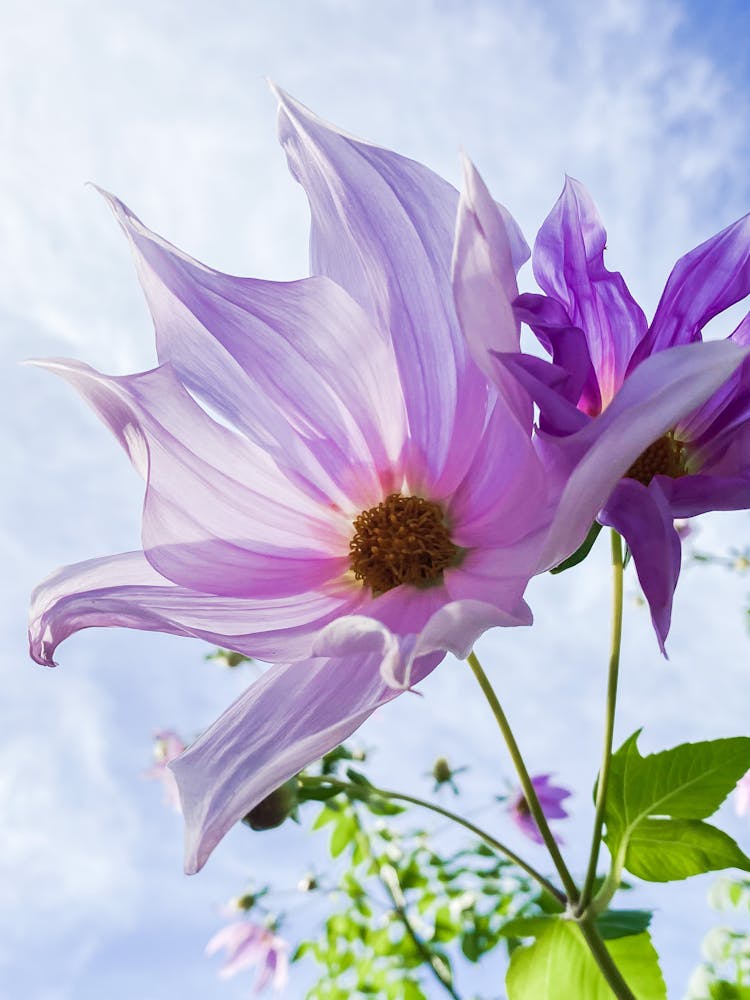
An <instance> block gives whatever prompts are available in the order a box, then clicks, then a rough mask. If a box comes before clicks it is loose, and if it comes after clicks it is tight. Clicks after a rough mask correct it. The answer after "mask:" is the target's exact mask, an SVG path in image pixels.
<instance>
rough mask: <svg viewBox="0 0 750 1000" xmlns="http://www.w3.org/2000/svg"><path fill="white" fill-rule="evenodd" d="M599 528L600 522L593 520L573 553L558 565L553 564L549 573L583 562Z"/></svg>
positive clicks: (558, 571) (561, 571)
mask: <svg viewBox="0 0 750 1000" xmlns="http://www.w3.org/2000/svg"><path fill="white" fill-rule="evenodd" d="M601 530H602V526H601V524H599V522H598V521H594V523H593V524H592V525H591V527H590V528H589V533H588V534H587V535H586V537H585V538H584V540H583V541H582V542H581V544H580V545H579V546H578V548H577V549H576V550H575V552H574V553H573V555H572V556H568V558H567V559H564V560H563V561H562V562H561V563H560V564H559V566H555V567H554V569H551V570H550V573H564V572H565V570H566V569H572V568H573V567H574V566H577V565H578V563H581V562H583V560H584V559H585V558H586V556H587V555H588V554H589V552H590V551H591V550H592V548H593V547H594V542H595V541H596V540H597V538H598V537H599V532H600V531H601Z"/></svg>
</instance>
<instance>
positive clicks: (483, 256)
mask: <svg viewBox="0 0 750 1000" xmlns="http://www.w3.org/2000/svg"><path fill="white" fill-rule="evenodd" d="M463 166H464V185H463V190H462V192H461V198H460V201H459V205H458V222H457V223H456V241H455V245H454V249H453V265H452V270H453V296H454V299H455V303H456V310H457V312H458V318H459V321H460V323H461V328H462V330H463V332H464V336H465V337H466V342H467V344H468V347H469V350H470V351H471V354H472V356H473V358H474V360H475V361H476V363H477V365H478V366H479V368H480V369H481V370H482V371H483V372H484V374H485V375H486V376H487V378H488V379H489V381H495V382H496V383H497V385H498V387H499V388H500V391H501V393H502V395H503V397H504V398H505V399H506V400H507V402H508V404H509V406H510V407H511V409H512V411H513V412H514V413H515V415H516V417H517V418H518V420H519V421H520V423H521V425H522V426H523V427H529V426H531V421H532V417H533V408H532V405H531V400H530V399H529V397H528V394H527V393H526V391H525V390H524V389H522V388H521V387H520V385H519V383H518V382H517V381H516V380H515V379H514V378H513V377H512V375H510V374H505V373H504V372H502V370H498V366H497V362H496V361H495V360H494V359H493V357H492V355H491V354H490V351H502V352H509V353H510V352H517V351H519V350H520V322H519V321H518V320H517V319H516V316H515V314H514V312H513V307H512V303H513V301H514V300H515V299H516V297H517V296H518V284H517V283H516V272H517V270H518V267H519V266H520V264H521V263H523V261H525V260H527V259H528V255H529V254H528V247H527V246H526V242H525V240H523V237H522V236H521V234H520V231H519V230H518V227H517V226H516V224H515V222H514V221H513V219H512V217H511V216H510V213H509V212H507V211H506V210H505V209H503V208H501V207H500V206H498V205H496V204H495V202H494V201H493V200H492V197H491V196H490V193H489V191H488V190H487V188H486V186H485V184H484V181H483V180H482V178H481V177H480V176H479V173H478V172H477V170H476V168H475V167H474V165H473V164H472V163H471V161H470V160H469V159H468V158H466V157H464V162H463ZM514 251H515V253H514ZM514 257H515V260H514ZM516 265H518V266H516Z"/></svg>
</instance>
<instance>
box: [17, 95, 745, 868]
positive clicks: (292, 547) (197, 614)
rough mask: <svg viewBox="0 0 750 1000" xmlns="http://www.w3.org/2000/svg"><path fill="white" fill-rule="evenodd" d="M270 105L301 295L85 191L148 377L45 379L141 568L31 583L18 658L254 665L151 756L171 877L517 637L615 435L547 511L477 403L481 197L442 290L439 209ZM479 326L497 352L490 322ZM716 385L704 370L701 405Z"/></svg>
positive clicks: (506, 249)
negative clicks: (242, 273) (134, 302)
mask: <svg viewBox="0 0 750 1000" xmlns="http://www.w3.org/2000/svg"><path fill="white" fill-rule="evenodd" d="M280 100H281V111H280V133H281V141H282V144H283V146H284V148H285V150H286V153H287V157H288V160H289V164H290V167H291V170H292V173H293V175H294V176H295V178H296V179H297V180H298V181H299V182H300V183H301V184H302V185H303V187H304V188H305V190H306V192H307V195H308V198H309V201H310V207H311V215H312V235H311V265H312V266H311V269H312V272H313V277H310V278H307V279H304V280H300V281H293V282H288V283H283V282H272V281H261V280H257V279H250V278H236V277H231V276H229V275H226V274H221V273H219V272H218V271H215V270H212V269H210V268H209V267H207V266H206V265H204V264H201V263H199V262H198V261H196V260H194V259H192V258H191V257H189V256H187V254H185V253H183V252H181V251H179V250H177V249H176V248H175V247H173V246H171V245H170V244H169V243H167V242H166V241H165V240H163V239H162V238H161V237H159V236H157V235H156V234H155V233H153V232H151V231H150V230H149V229H147V228H146V227H145V226H144V225H143V223H141V222H140V221H139V220H138V219H137V218H136V217H135V216H134V215H133V214H132V212H130V210H129V209H128V208H126V207H125V205H123V204H122V203H121V202H120V201H118V200H117V199H116V198H114V197H113V196H111V195H106V197H107V199H108V201H109V203H110V205H111V207H112V210H113V211H114V213H115V215H116V217H117V219H118V221H119V222H120V225H121V226H122V228H123V230H124V232H125V234H126V235H127V237H128V240H129V242H130V244H131V248H132V251H133V254H134V257H135V262H136V268H137V271H138V275H139V278H140V281H141V284H142V287H143V290H144V292H145V295H146V298H147V300H148V304H149V307H150V310H151V313H152V316H153V320H154V325H155V328H156V346H157V353H158V358H159V362H160V363H159V366H158V367H156V368H154V369H153V370H151V371H147V372H142V373H139V374H135V375H128V376H107V375H102V374H100V373H99V372H96V371H94V370H93V369H91V368H89V367H88V366H86V365H83V364H80V363H78V362H73V361H47V362H43V364H44V365H45V366H46V367H47V368H50V369H51V370H53V371H55V372H57V373H58V374H60V375H61V376H62V377H64V378H65V379H67V380H68V381H69V382H70V383H71V384H72V385H73V386H74V387H75V388H76V389H77V390H78V391H79V392H80V393H81V395H82V396H83V397H84V399H85V400H86V402H87V403H88V404H89V405H90V406H91V407H92V408H93V409H94V411H95V412H96V413H97V414H98V416H99V417H100V418H101V419H102V420H103V421H104V423H105V424H106V425H107V426H108V427H109V428H110V429H111V431H112V432H113V434H114V435H115V437H116V439H117V441H118V442H119V443H120V445H121V446H122V447H123V449H124V450H125V451H126V453H127V455H128V456H129V458H130V460H131V461H132V463H133V465H134V466H135V468H136V470H137V471H138V472H139V473H140V475H141V476H142V477H143V479H144V480H145V485H146V494H145V503H144V511H143V525H142V550H139V551H134V552H127V553H124V554H121V555H116V556H108V557H104V558H98V559H94V560H90V561H88V562H84V563H81V564H78V565H77V566H72V567H67V568H65V569H62V570H60V571H58V572H57V573H56V574H54V575H53V576H52V577H51V578H50V579H48V580H47V581H46V582H45V583H43V584H42V585H41V586H40V587H39V588H38V589H37V591H36V592H35V594H34V597H33V606H32V617H31V650H32V655H33V656H34V658H35V659H36V660H37V661H38V662H40V663H43V664H52V663H53V655H54V650H55V647H56V646H57V645H58V643H59V642H60V641H61V640H62V639H64V638H65V637H66V636H69V635H70V634H71V633H72V632H74V631H76V630H78V629H81V628H86V627H88V626H94V625H98V626H115V625H119V626H125V627H129V628H140V629H149V630H160V631H164V632H172V633H174V634H178V635H193V636H199V637H201V638H204V639H207V640H208V641H210V642H212V643H214V644H218V645H220V646H222V647H223V648H227V649H232V650H236V651H238V652H240V653H244V654H247V655H249V656H253V657H257V658H260V659H265V660H270V661H272V662H274V663H275V664H276V665H275V666H273V667H272V668H270V669H269V670H268V671H267V672H266V673H265V674H264V675H263V676H262V677H261V678H260V679H259V680H258V681H257V682H255V683H253V684H252V685H251V687H250V688H249V689H248V690H247V692H245V693H244V694H243V695H242V696H241V697H240V698H239V699H238V700H237V701H236V702H235V703H234V704H233V705H232V706H231V707H230V708H229V709H228V710H227V711H226V712H225V713H224V714H223V715H222V716H221V717H220V719H218V720H217V721H216V722H215V723H214V725H213V726H211V727H210V728H209V729H208V730H207V732H205V733H204V734H203V735H202V736H201V737H200V738H199V739H198V740H197V741H196V742H195V743H194V744H192V746H190V747H189V748H188V749H187V750H186V751H185V753H183V754H182V755H181V756H180V757H179V758H178V759H177V760H176V761H174V762H173V763H172V765H171V768H172V770H173V772H174V773H175V775H176V777H177V781H178V784H179V787H180V795H181V801H182V809H183V815H184V817H185V822H186V869H187V870H188V871H196V870H198V869H199V868H200V867H201V866H202V865H203V864H204V863H205V861H206V859H207V857H208V856H209V854H210V852H211V851H212V850H213V848H214V847H215V846H216V844H217V843H218V842H219V840H220V839H221V837H223V835H224V834H225V833H226V832H227V830H228V829H229V828H230V827H231V826H232V825H233V824H234V823H236V822H237V821H238V820H239V819H241V818H242V817H243V816H245V815H246V814H248V813H249V812H250V811H251V810H252V809H253V807H254V806H255V805H257V804H258V802H260V801H261V800H263V799H264V798H266V797H267V796H268V794H269V793H270V792H272V791H273V790H274V789H275V788H277V787H278V786H280V785H281V784H283V783H284V782H285V781H287V780H288V779H289V778H290V777H292V776H293V775H294V774H296V773H297V772H298V771H299V770H300V769H301V768H302V767H304V766H305V765H306V764H308V763H309V762H310V761H312V760H314V759H316V758H319V757H320V756H322V755H323V754H324V753H326V752H327V751H329V750H330V749H331V748H332V747H334V746H336V745H337V744H339V743H341V742H342V741H343V740H344V739H346V738H347V737H348V736H349V735H350V734H351V733H352V732H353V731H354V730H355V729H356V728H357V727H358V726H359V725H360V724H361V723H362V722H363V721H364V720H365V719H366V718H367V717H368V716H369V715H370V714H371V713H372V712H373V711H374V710H375V709H376V708H378V707H379V706H380V705H382V704H384V703H385V702H387V701H390V700H391V699H392V698H394V697H395V696H396V695H398V694H399V693H400V692H401V691H403V690H405V689H408V688H410V687H412V686H413V685H415V684H416V683H418V682H419V681H420V680H422V679H423V678H424V677H426V676H427V674H429V673H430V672H431V671H432V670H433V669H434V668H435V667H436V666H437V664H438V663H439V662H440V660H441V659H442V658H443V657H444V655H445V652H446V650H448V651H451V652H453V653H455V654H457V655H458V656H465V655H467V653H468V652H469V650H470V648H471V646H472V644H473V643H474V641H475V639H476V638H477V637H478V636H479V635H480V634H481V633H482V632H483V631H484V630H485V629H487V628H489V627H491V626H494V625H506V626H513V625H522V624H530V622H531V613H530V611H529V608H528V607H527V605H526V604H525V602H524V600H523V592H524V589H525V587H526V584H527V582H528V580H529V578H530V576H531V575H532V574H533V573H534V571H535V568H536V567H537V566H538V565H539V562H540V559H541V558H542V554H543V551H544V549H545V547H549V544H550V542H549V537H548V532H549V526H550V521H551V519H552V516H553V514H554V515H555V521H554V522H553V523H554V525H555V535H554V538H555V544H556V545H557V546H558V547H559V548H562V549H563V550H565V554H567V552H568V551H572V548H573V547H575V544H577V538H578V536H579V535H580V534H581V533H585V531H586V528H587V526H588V524H590V522H591V520H592V519H593V517H594V515H595V513H596V511H597V510H598V506H599V505H600V494H601V493H602V491H603V490H606V489H611V487H612V485H614V482H615V481H616V479H617V478H618V477H619V476H621V475H622V473H623V472H624V471H625V469H626V468H627V466H628V463H629V461H630V460H631V459H630V458H628V456H627V455H625V456H624V457H623V456H622V455H619V453H618V449H617V444H616V441H617V436H618V433H617V432H618V425H617V423H616V421H615V424H614V427H613V431H612V434H611V435H610V436H611V438H612V441H609V439H607V438H606V436H605V441H604V445H605V450H604V452H603V453H601V454H599V455H598V456H597V455H595V456H594V466H595V468H594V470H593V472H592V470H591V463H589V466H586V467H585V468H584V474H583V477H582V481H579V482H578V486H577V487H576V497H575V504H574V505H573V508H572V510H571V509H570V504H568V507H567V508H563V517H562V519H560V517H559V512H558V513H555V512H556V511H557V506H558V505H557V501H558V498H559V495H560V490H561V483H562V479H561V478H560V476H559V475H558V474H557V473H556V471H555V470H552V471H551V472H548V470H546V469H545V467H544V465H543V463H542V461H541V459H540V457H539V455H538V454H537V450H536V448H535V446H534V444H533V442H532V405H531V402H530V399H529V398H528V396H527V395H526V392H525V391H524V390H523V389H520V388H519V387H518V386H517V385H516V384H515V382H514V381H512V380H511V379H510V378H508V379H506V380H505V381H503V380H502V379H501V386H500V390H501V391H498V390H497V389H496V388H495V386H494V385H493V383H492V382H491V381H490V379H489V378H488V376H487V371H486V368H483V367H482V366H481V364H477V363H476V362H475V360H474V357H476V356H477V348H476V345H477V343H481V342H482V340H483V338H484V336H485V331H486V327H487V324H488V322H489V320H488V318H487V317H486V316H485V315H484V313H483V310H482V306H483V302H484V300H483V298H482V296H483V295H484V292H485V291H487V293H488V294H489V293H492V294H493V295H494V294H495V293H497V294H499V295H501V296H502V301H503V303H506V302H507V303H509V302H511V301H513V299H515V297H516V295H517V291H518V289H517V286H516V277H515V276H516V272H517V270H518V268H519V267H520V265H521V264H522V263H523V262H524V260H525V259H527V257H528V248H527V247H526V244H525V242H524V241H523V237H522V236H521V235H520V232H519V231H518V228H517V227H516V225H515V223H514V222H513V221H512V219H511V218H510V216H509V215H508V214H507V212H505V211H504V210H503V209H499V208H497V207H495V206H493V212H494V215H493V224H494V225H495V226H496V227H497V230H498V231H497V232H495V231H494V230H493V231H492V233H491V235H492V236H493V239H494V240H495V242H497V243H498V245H499V244H500V243H501V244H502V245H501V250H502V260H500V261H498V260H497V259H496V258H495V256H493V253H494V251H493V253H489V255H488V245H487V243H486V239H485V237H486V234H485V233H484V232H482V231H479V230H476V231H474V230H471V227H468V228H467V227H463V228H462V229H460V230H459V232H458V233H457V237H456V250H455V255H454V268H453V281H452V279H451V253H452V246H453V241H454V230H455V220H456V212H457V203H458V193H457V192H456V191H455V190H454V189H453V188H452V187H451V186H450V185H449V184H447V183H446V182H445V181H443V180H441V179H440V178H438V177H437V176H436V175H435V174H433V173H432V172H430V171H429V170H427V169H426V168H425V167H423V166H421V165H419V164H417V163H414V162H413V161H411V160H407V159H405V158H403V157H401V156H398V155H396V154H395V153H391V152H388V151H387V150H384V149H380V148H378V147H376V146H372V145H370V144H368V143H365V142H361V141H358V140H355V139H352V138H350V137H349V136H346V135H344V134H343V133H341V132H340V131H338V130H337V129H335V128H333V127H331V126H328V125H326V124H325V123H323V122H321V121H320V120H319V119H317V118H316V117H315V116H313V115H312V114H311V113H310V112H308V111H307V110H306V109H304V108H303V107H302V106H301V105H299V104H297V103H296V102H294V101H292V100H291V99H290V98H288V97H287V96H286V95H283V94H281V95H280ZM500 230H501V231H502V232H501V233H500ZM489 249H491V248H489ZM498 267H499V270H498ZM454 291H455V294H456V296H457V298H456V305H457V307H458V308H456V305H454V298H453V295H454ZM459 316H460V317H461V322H459ZM494 325H495V327H496V329H498V330H500V332H501V336H502V342H503V343H504V344H506V345H507V348H508V350H515V351H517V350H518V346H519V341H518V338H519V331H520V327H519V325H518V323H517V321H516V319H515V317H514V316H513V313H512V310H511V309H510V307H509V306H507V308H505V310H504V312H500V313H497V314H496V315H495V316H494ZM479 353H480V354H481V352H479ZM732 367H733V364H732V365H728V363H727V361H726V359H724V361H723V362H722V363H718V362H717V363H716V364H714V365H713V367H712V368H710V370H708V371H707V372H706V373H705V374H704V376H703V380H702V383H701V384H702V385H703V386H704V389H705V395H707V394H708V392H710V391H713V389H715V388H716V386H717V385H718V384H719V381H717V379H719V377H720V380H723V379H724V378H726V377H727V375H728V374H729V372H730V371H731V370H732ZM717 373H718V374H717ZM699 381H700V380H699ZM706 387H708V388H706ZM704 398H705V397H704ZM667 410H668V416H669V419H670V420H672V421H673V420H674V419H675V414H674V413H673V412H671V410H669V407H668V406H667ZM661 416H662V418H663V417H664V414H663V413H662V414H661ZM652 423H653V422H652ZM657 424H658V421H657ZM665 429H666V428H665ZM652 431H653V427H652V425H651V424H649V423H648V421H647V425H646V426H645V428H644V427H642V428H641V432H640V436H639V435H638V434H636V435H635V440H636V441H640V447H641V448H642V447H645V445H646V444H647V443H648V441H650V440H651V436H644V433H646V434H647V435H652ZM610 446H611V451H610V450H608V448H609V447H610ZM618 455H619V458H618ZM618 461H619V463H620V464H619V465H618ZM597 462H598V464H597ZM600 466H601V468H600ZM580 479H581V477H579V480H580ZM565 495H566V494H565V493H563V499H564V498H565ZM566 511H567V513H566ZM279 661H281V662H280V663H279Z"/></svg>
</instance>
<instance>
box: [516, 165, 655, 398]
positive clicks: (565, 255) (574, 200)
mask: <svg viewBox="0 0 750 1000" xmlns="http://www.w3.org/2000/svg"><path fill="white" fill-rule="evenodd" d="M606 244H607V233H606V230H605V229H604V226H603V225H602V222H601V219H600V218H599V213H598V212H597V210H596V205H595V204H594V202H593V199H592V198H591V195H590V194H589V193H588V191H587V190H586V188H585V187H584V186H583V185H582V184H581V183H579V182H578V181H576V180H573V178H572V177H566V179H565V187H564V188H563V192H562V194H561V196H560V198H559V199H558V201H557V204H556V205H555V206H554V208H553V209H552V211H551V212H550V214H549V216H548V217H547V219H546V220H545V221H544V223H543V224H542V228H541V229H540V230H539V235H538V236H537V239H536V243H535V244H534V255H533V261H534V275H535V277H536V280H537V281H538V282H539V285H540V286H541V287H542V288H543V289H544V291H545V292H547V294H548V295H551V296H552V297H553V298H555V299H557V300H558V302H560V303H562V305H563V306H564V307H565V309H566V311H567V313H568V316H569V317H570V320H571V322H572V324H573V325H574V326H578V327H580V328H581V329H582V330H583V332H584V334H585V335H586V340H587V341H588V345H589V352H590V354H591V360H592V363H593V366H594V369H595V371H596V374H597V378H598V381H599V387H600V391H601V396H602V403H603V405H604V406H606V405H607V404H608V403H609V401H610V400H611V399H612V397H613V396H614V394H615V392H617V390H618V389H619V387H620V385H621V384H622V381H623V379H624V378H625V373H626V371H627V368H628V362H629V361H630V358H631V356H632V354H633V351H634V350H635V349H636V347H637V345H638V344H639V342H640V341H641V340H642V339H643V337H644V336H645V335H646V329H647V323H646V318H645V316H644V315H643V311H642V310H641V308H640V306H638V304H637V303H636V302H635V300H634V299H633V297H632V295H631V294H630V292H629V291H628V287H627V285H626V284H625V281H624V279H623V277H622V275H621V274H619V272H616V271H608V270H607V268H606V267H605V266H604V250H605V247H606Z"/></svg>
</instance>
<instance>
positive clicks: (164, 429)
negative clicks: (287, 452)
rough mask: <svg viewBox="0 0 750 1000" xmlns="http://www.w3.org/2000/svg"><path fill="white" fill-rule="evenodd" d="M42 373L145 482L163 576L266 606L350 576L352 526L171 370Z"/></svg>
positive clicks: (154, 560) (54, 365)
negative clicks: (83, 407)
mask: <svg viewBox="0 0 750 1000" xmlns="http://www.w3.org/2000/svg"><path fill="white" fill-rule="evenodd" d="M43 364H44V366H45V367H47V368H49V369H51V370H53V371H54V372H55V373H56V374H59V375H61V376H62V377H64V378H65V379H66V380H67V381H69V382H70V383H71V384H72V385H73V386H74V387H75V388H76V389H77V390H78V391H79V392H80V393H81V395H82V396H83V397H84V399H85V400H86V402H87V403H88V404H89V405H90V406H91V407H92V409H93V410H94V411H95V412H96V413H97V415H98V416H99V417H100V418H101V419H102V420H103V421H104V423H105V424H107V426H109V428H110V429H111V430H112V432H113V433H114V434H115V436H116V437H117V439H118V441H119V442H120V444H121V445H122V446H123V448H125V450H126V451H127V453H128V454H129V456H130V457H131V460H132V461H133V463H134V465H135V466H136V468H137V469H138V471H139V472H140V473H141V475H146V477H147V486H146V499H145V504H144V512H143V548H144V551H145V553H146V557H147V558H148V560H149V562H151V564H152V565H153V566H154V568H155V569H156V570H157V571H158V572H159V573H161V574H162V575H163V576H166V577H167V578H168V579H169V580H171V581H173V582H174V583H177V584H179V585H181V586H184V587H188V588H189V589H191V590H198V591H202V592H204V593H208V594H218V595H224V596H234V597H266V598H267V597H284V596H288V595H289V594H292V593H295V594H299V593H304V592H305V591H306V590H309V589H314V588H316V587H318V586H320V585H323V584H325V583H327V582H328V581H329V580H333V579H336V578H337V577H339V576H340V575H341V574H343V573H344V572H346V570H347V568H348V559H347V557H346V553H347V551H348V537H349V534H350V528H351V524H350V520H349V519H348V518H347V517H346V516H344V515H342V514H341V513H340V512H339V513H338V514H337V513H336V512H335V511H334V510H332V509H331V508H330V507H328V506H325V505H323V504H321V503H318V502H316V501H315V500H312V499H310V498H309V497H308V496H307V495H306V494H305V493H303V492H302V491H301V490H299V489H297V488H296V487H295V486H293V485H292V484H291V483H290V482H288V481H287V480H285V479H284V477H283V475H282V474H281V473H280V472H279V471H278V469H277V468H276V467H275V465H274V463H273V462H272V461H271V460H270V459H269V458H268V456H267V455H266V454H265V453H264V452H263V451H261V450H260V449H259V448H257V447H256V446H254V445H253V444H252V443H251V442H249V441H247V440H246V439H244V438H242V437H241V436H240V435H239V434H237V433H236V432H234V431H232V430H231V429H229V428H226V427H223V426H221V425H220V424H218V423H216V422H215V421H214V420H212V419H211V418H210V417H209V416H208V414H207V413H206V412H205V411H204V410H202V409H201V407H200V406H198V404H197V403H196V402H195V400H193V398H192V397H191V396H190V394H189V393H188V392H187V391H186V390H185V388H184V387H183V386H182V384H181V383H180V382H179V381H178V380H177V379H176V378H175V377H174V374H173V372H172V370H171V368H170V367H169V366H162V367H161V368H156V369H154V370H153V371H151V372H144V373H142V374H139V375H131V376H123V377H110V376H106V375H102V374H100V373H99V372H96V371H94V369H92V368H89V367H88V366H87V365H82V364H79V363H77V362H73V361H46V362H44V363H43Z"/></svg>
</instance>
